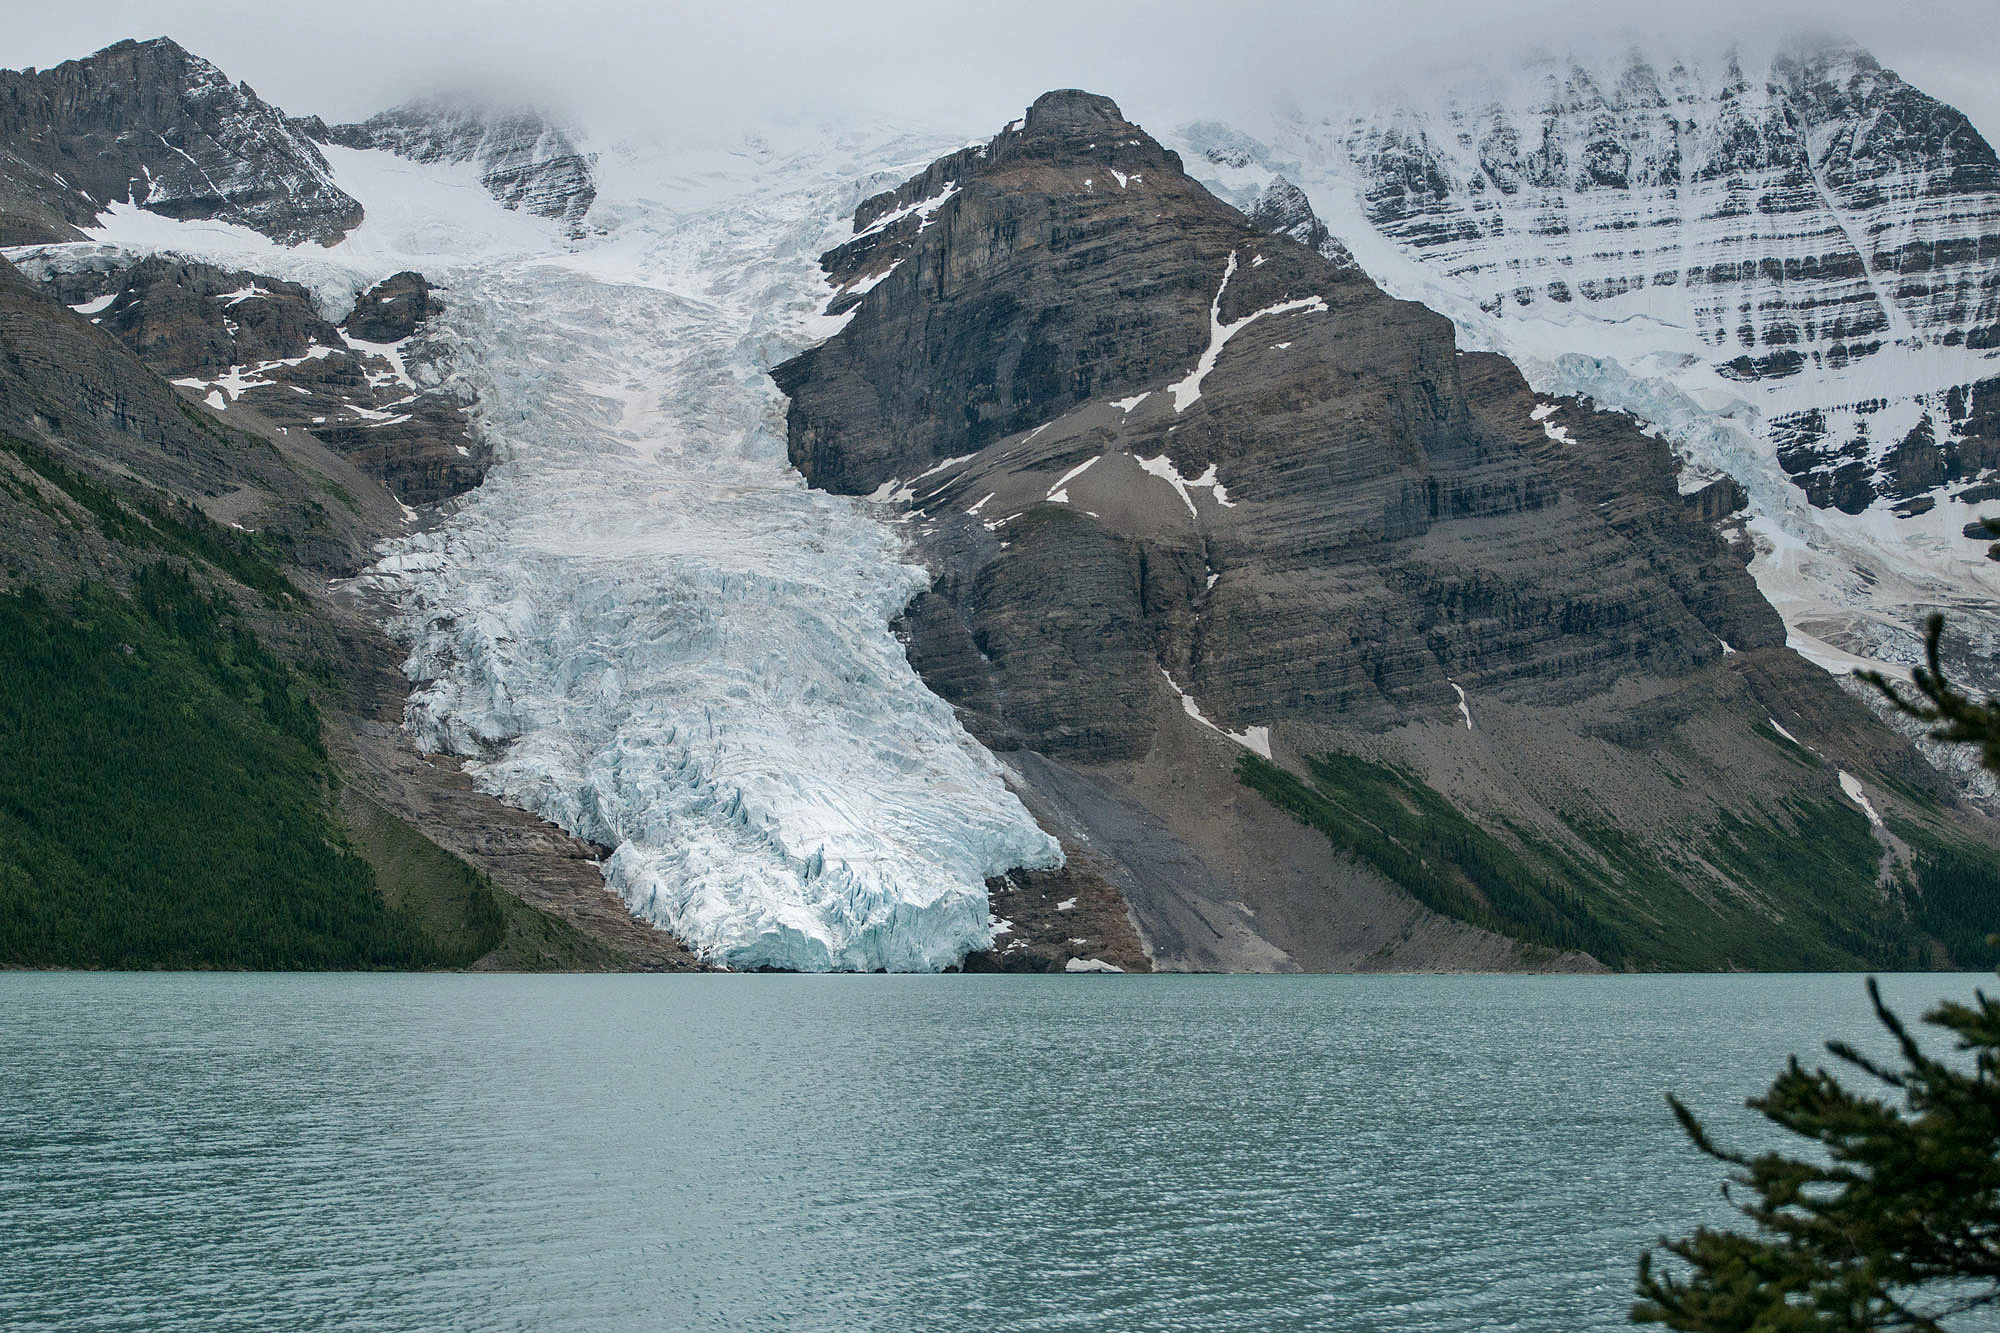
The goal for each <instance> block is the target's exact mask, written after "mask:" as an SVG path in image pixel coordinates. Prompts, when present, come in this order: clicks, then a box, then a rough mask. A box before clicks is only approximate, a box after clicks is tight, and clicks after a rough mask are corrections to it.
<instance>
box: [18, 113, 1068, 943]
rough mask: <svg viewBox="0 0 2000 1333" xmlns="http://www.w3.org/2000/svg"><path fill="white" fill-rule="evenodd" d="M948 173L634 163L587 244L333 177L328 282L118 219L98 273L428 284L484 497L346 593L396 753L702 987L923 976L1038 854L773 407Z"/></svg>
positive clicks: (481, 204)
mask: <svg viewBox="0 0 2000 1333" xmlns="http://www.w3.org/2000/svg"><path fill="white" fill-rule="evenodd" d="M956 146H957V144H956V141H955V140H942V141H936V142H932V141H912V140H893V139H884V140H878V141H863V140H860V139H855V138H840V137H838V136H835V135H832V134H826V133H817V134H801V135H800V136H799V139H798V141H797V142H796V143H793V144H790V145H787V146H785V147H782V148H774V147H772V146H771V144H770V143H769V141H768V140H761V139H760V140H755V141H750V142H746V143H740V144H733V145H726V146H721V147H717V148H714V149H709V150H700V149H695V150H689V149H684V148H676V149H675V150H673V151H671V152H669V151H665V150H659V149H655V148H652V147H648V146H646V145H626V146H621V147H619V148H616V149H613V150H611V151H609V152H606V153H604V154H603V156H602V157H601V158H600V162H599V171H600V175H601V180H600V187H601V188H600V194H599V198H598V202H597V206H596V207H595V208H593V210H592V211H591V213H590V215H589V221H590V223H591V224H592V225H593V226H595V227H596V228H598V229H599V231H598V233H597V234H594V235H592V236H589V237H587V238H585V239H584V240H583V241H581V242H571V241H568V240H567V239H566V238H564V237H563V236H562V234H561V232H560V229H559V227H558V225H557V224H555V223H552V222H545V221H544V220H542V219H538V218H532V217H528V216H525V215H522V214H518V213H510V212H507V211H505V210H503V209H501V208H500V207H499V205H498V204H496V203H494V202H493V201H492V200H491V199H490V198H489V197H488V196H487V195H486V194H485V193H484V192H483V191H482V190H480V189H479V188H478V186H477V183H476V181H475V180H473V179H472V178H471V176H470V174H469V169H468V168H465V167H451V166H439V167H429V166H419V165H417V164H414V163H410V162H405V161H402V160H401V159H398V158H395V157H392V156H390V155H388V154H386V153H379V152H362V151H356V150H341V149H332V150H329V151H328V157H329V159H330V160H331V161H332V162H333V164H334V167H335V170H336V174H337V176H338V178H339V180H340V182H341V184H342V188H344V189H346V190H348V191H349V192H350V193H351V194H353V195H354V196H355V197H356V198H358V199H360V200H361V202H362V204H363V205H364V207H365V208H366V209H367V213H368V216H367V221H365V222H364V223H363V225H362V226H361V227H360V228H359V229H357V230H356V231H355V232H354V233H353V235H351V236H350V237H349V238H348V239H347V240H346V241H345V242H343V243H342V244H341V245H340V246H337V247H335V248H334V249H332V250H321V249H319V248H318V247H310V248H308V249H298V250H287V249H283V248H281V247H277V246H274V245H272V244H271V243H270V242H269V241H267V240H265V239H264V238H262V237H259V236H256V235H254V234H252V233H247V232H242V231H241V229H238V228H229V227H223V226H218V225H215V224H198V225H193V226H188V225H185V224H176V223H171V222H168V221H165V220H163V219H159V218H155V217H153V216H151V215H149V214H142V213H139V212H137V210H131V211H130V212H121V213H120V214H119V215H117V216H114V217H112V218H110V219H109V220H108V225H107V226H106V228H105V230H104V234H103V236H102V238H101V239H102V241H103V242H104V243H106V244H113V245H117V244H132V245H136V246H137V247H139V248H144V249H165V248H171V249H176V250H180V251H183V252H186V253H190V254H193V255H195V256H197V257H205V258H213V259H215V260H217V261H219V262H223V263H229V264H232V265H234V266H239V267H254V268H256V269H257V270H258V271H261V272H269V273H273V274H276V275H279V276H283V277H287V278H294V279H297V280H302V281H307V282H309V283H310V284H311V285H312V286H313V288H314V290H315V291H316V292H318V293H319V294H320V296H321V299H322V301H323V303H325V304H326V305H327V306H328V307H329V308H330V310H331V313H333V314H335V315H336V316H337V315H338V314H339V313H340V312H341V310H342V309H344V307H345V306H346V305H347V304H348V303H351V301H352V299H353V296H354V294H355V293H357V292H359V291H361V290H364V289H365V288H366V287H367V286H368V285H370V284H371V283H372V282H374V281H376V280H379V279H380V278H382V277H385V276H387V275H388V274H390V273H392V272H395V271H397V270H399V269H403V268H412V269H417V270H419V271H422V272H424V273H426V274H427V275H428V276H430V277H431V278H432V280H433V281H434V282H437V283H439V284H441V285H442V286H443V287H444V288H445V292H444V299H445V301H446V303H447V310H446V314H445V316H444V328H443V329H442V330H441V331H440V332H441V335H442V336H443V337H444V338H446V339H447V340H448V341H449V343H450V345H451V346H452V348H453V351H454V358H453V359H454V361H455V364H456V367H457V371H456V373H457V374H459V375H461V376H463V377H464V378H465V379H466V381H467V382H468V383H469V385H470V387H472V388H473V389H475V390H476V392H477V394H478V400H479V408H478V420H479V424H480V427H481V429H482V430H483V431H484V433H485V435H486V436H487V438H488V439H489V440H490V441H491V442H492V444H493V446H494V449H495V455H496V466H495V467H494V469H493V471H492V472H491V473H490V475H489V477H488V479H487V481H486V483H485V484H484V485H483V486H482V487H480V488H479V489H478V490H476V491H474V492H472V493H471V494H469V495H467V496H464V497H462V498H461V499H459V500H458V501H456V502H454V504H453V505H451V506H448V509H449V511H450V512H449V513H448V514H447V516H446V517H444V519H443V521H441V522H440V523H438V524H437V525H436V526H434V527H432V528H430V529H429V530H426V531H421V532H416V533H413V534H412V535H410V536H408V537H406V538H402V539H399V540H397V541H394V542H390V543H388V544H387V545H386V546H385V549H384V550H383V553H382V560H381V562H380V564H379V565H377V566H376V567H375V568H374V569H373V570H372V571H371V572H370V573H369V575H368V576H366V580H365V582H366V583H367V584H369V585H370V586H373V587H374V588H376V589H378V590H380V591H381V592H383V593H385V594H386V595H387V596H388V597H389V598H390V599H391V601H392V603H393V605H394V606H395V607H396V608H397V613H396V622H395V626H394V628H395V629H396V631H397V632H398V634H399V635H400V636H401V637H402V638H403V639H404V641H405V642H406V643H408V644H409V646H410V650H411V651H410V657H409V661H408V663H407V667H406V670H407V672H408V674H409V675H410V677H411V679H412V680H413V681H414V682H415V683H416V686H417V688H416V691H415V693H414V695H413V696H412V699H411V702H410V705H409V708H408V712H407V715H406V723H407V725H408V727H409V729H410V731H411V732H412V734H413V735H414V736H415V738H416V741H417V743H418V744H419V745H420V746H422V747H424V748H426V749H430V750H440V751H446V752H449V753H451V754H455V755H459V756H463V757H464V759H465V761H466V767H467V770H468V771H469V772H470V773H471V774H472V775H473V778H474V780H475V782H477V783H478V785H479V786H480V787H482V788H483V789H485V790H487V791H489V792H492V793H494V794H496V795H499V796H501V797H503V798H504V799H506V800H508V801H510V802H512V803H514V804H517V805H520V806H522V807H524V808H526V809H529V810H532V811H534V812H535V813H537V814H539V815H542V816H543V817H545V818H548V819H550V820H552V821H554V822H556V823H558V824H560V825H562V826H563V827H564V828H566V829H568V830H570V831H571V832H573V833H575V834H577V835H579V836H581V837H584V838H588V839H590V840H592V841H595V842H601V843H604V844H606V845H608V846H611V847H613V848H615V849H616V850H615V851H614V853H613V854H612V855H611V856H610V857H609V859H608V860H607V861H606V862H605V865H604V874H605V878H606V881H607V883H608V884H609V885H610V886H611V887H612V888H613V889H615V890H616V891H617V892H618V893H619V894H620V895H622V896H623V897H624V899H625V901H626V902H627V903H628V904H629V905H630V907H631V909H632V911H633V912H634V913H635V914H637V915H638V916H640V917H641V918H643V919H645V920H648V921H652V922H655V923H657V924H659V925H661V926H663V927H666V928H667V929H669V930H671V931H673V932H674V933H675V934H676V935H677V936H678V937H679V938H681V939H682V940H684V941H685V942H686V943H687V944H688V945H689V946H690V947H692V948H694V949H696V950H697V951H699V952H700V953H701V954H703V955H704V956H705V957H707V958H709V959H711V960H712V961H715V962H717V963H721V964H726V965H729V966H732V967H739V968H740V967H756V966H760V965H762V966H773V967H786V968H799V969H807V970H827V969H853V970H873V969H877V968H887V969H890V970H934V969H938V968H942V967H945V966H949V965H951V964H954V963H956V962H958V961H959V960H960V959H961V958H962V957H963V956H964V954H965V953H966V952H967V951H968V950H974V949H983V948H985V947H987V946H988V944H989V943H990V942H991V938H992V937H991V926H990V923H989V917H988V910H987V906H988V905H987V895H986V887H985V881H986V879H987V878H988V877H989V876H993V875H997V874H1000V873H1002V872H1004V871H1006V870H1008V869H1010V868H1013V867H1017V866H1033V867H1046V866H1053V865H1058V864H1060V863H1061V859H1062V856H1061V851H1060V848H1059V847H1058V846H1057V844H1056V843H1055V841H1054V840H1053V839H1052V838H1050V837H1049V836H1048V835H1047V834H1045V833H1044V832H1042V830H1041V829H1040V828H1038V827H1037V826H1036V825H1035V823H1034V821H1033V820H1032V819H1031V818H1030V817H1029V816H1028V814H1027V812H1026V810H1025V809H1024V808H1023V807H1022V806H1021V804H1020V802H1019V801H1018V800H1017V799H1016V798H1015V797H1014V795H1013V794H1012V793H1011V792H1010V791H1009V790H1008V789H1007V787H1006V785H1005V783H1004V781H1003V780H1002V776H1001V772H1000V769H999V767H998V766H997V765H996V764H995V763H994V761H993V760H992V758H991V757H990V756H989V755H987V753H986V752H985V751H984V750H983V749H982V748H980V747H979V746H978V745H977V744H976V743H974V742H973V741H972V740H971V738H970V737H968V736H967V735H966V734H965V733H964V731H963V730H962V729H961V728H960V727H959V725H958V723H957V721H956V719H955V718H954V716H953V714H952V711H951V709H950V707H949V706H948V705H947V704H945V703H944V702H943V701H942V700H940V699H938V698H937V697H936V696H934V695H933V694H931V693H930V692H929V690H927V689H926V688H925V687H924V685H923V684H922V682H921V681H920V680H919V679H918V678H917V676H916V674H915V672H914V671H913V670H912V669H911V667H910V665H909V662H908V660H907V658H906V657H905V655H904V652H903V649H902V647H901V645H900V644H899V643H898V642H897V641H896V639H895V637H894V636H893V635H892V634H891V633H890V629H889V625H890V622H891V621H892V620H893V619H894V617H895V616H896V615H897V614H898V612H900V610H901V609H902V607H903V606H904V604H905V603H906V602H907V601H908V599H909V598H910V596H911V595H912V594H913V593H914V592H916V591H917V590H918V589H919V588H921V587H922V586H923V585H924V583H925V575H924V574H923V572H922V571H921V570H920V569H918V568H915V567H913V566H911V565H909V564H907V563H905V561H904V558H903V548H902V546H901V543H900V541H899V539H898V538H897V536H896V534H895V532H894V531H893V529H891V528H890V527H889V526H887V525H886V524H884V523H883V522H882V521H880V520H879V519H878V518H876V517H875V516H873V514H872V513H871V512H870V510H869V508H868V506H866V505H865V504H863V503H861V502H858V501H855V500H852V499H848V498H845V497H838V496H832V495H827V494H824V493H821V492H817V491H813V490H810V489H808V488H807V486H806V485H805V483H804V481H803V479H802V478H800V477H799V475H798V474H797V473H796V472H795V471H794V470H793V469H792V468H791V467H790V465H789V464H788V463H787V461H786V457H785V437H784V416H783V414H784V399H783V397H782V395H780V394H779V393H778V391H777V390H776V388H775V387H774V386H773V385H772V384H771V382H770V380H769V378H768V375H767V374H766V372H767V370H768V368H769V367H770V366H772V365H773V364H775V363H776V362H778V361H780V360H783V359H784V358H785V357H787V356H790V355H792V354H793V353H795V352H797V351H799V350H801V349H802V348H804V347H805V346H807V345H809V344H810V343H811V342H813V341H815V340H817V339H819V338H822V337H825V336H826V335H827V334H828V333H830V332H831V331H832V330H833V329H834V328H835V327H837V321H833V320H828V319H825V318H824V317H821V316H820V315H819V314H818V311H819V309H820V308H821V307H822V306H823V304H824V302H825V301H826V299H827V297H828V295H829V292H828V290H827V289H826V287H825V285H824V275H823V274H822V273H821V272H820V270H819V266H818V262H817V256H818V255H819V254H820V252H821V251H822V250H823V249H825V248H826V247H828V246H829V245H831V244H833V243H834V242H835V241H837V240H839V239H841V238H843V237H844V236H845V235H846V234H847V230H848V227H847V225H846V222H845V219H847V218H848V217H850V216H851V214H852V211H853V208H854V206H855V205H856V204H857V203H858V202H859V201H860V200H861V199H862V198H863V197H865V196H866V195H867V194H869V193H872V192H874V191H876V190H879V189H882V188H884V187H885V186H886V185H889V184H893V183H895V182H896V181H899V180H900V179H902V177H903V176H905V175H907V174H909V173H910V172H912V171H914V170H916V169H918V168H920V167H921V166H922V165H924V164H925V163H927V162H928V161H929V160H930V159H931V158H932V157H934V156H936V155H937V154H938V153H941V152H944V151H948V150H949V149H951V148H953V147H956ZM239 233H240V234H239ZM73 248H83V249H87V248H89V247H73ZM52 262H53V261H52Z"/></svg>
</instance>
